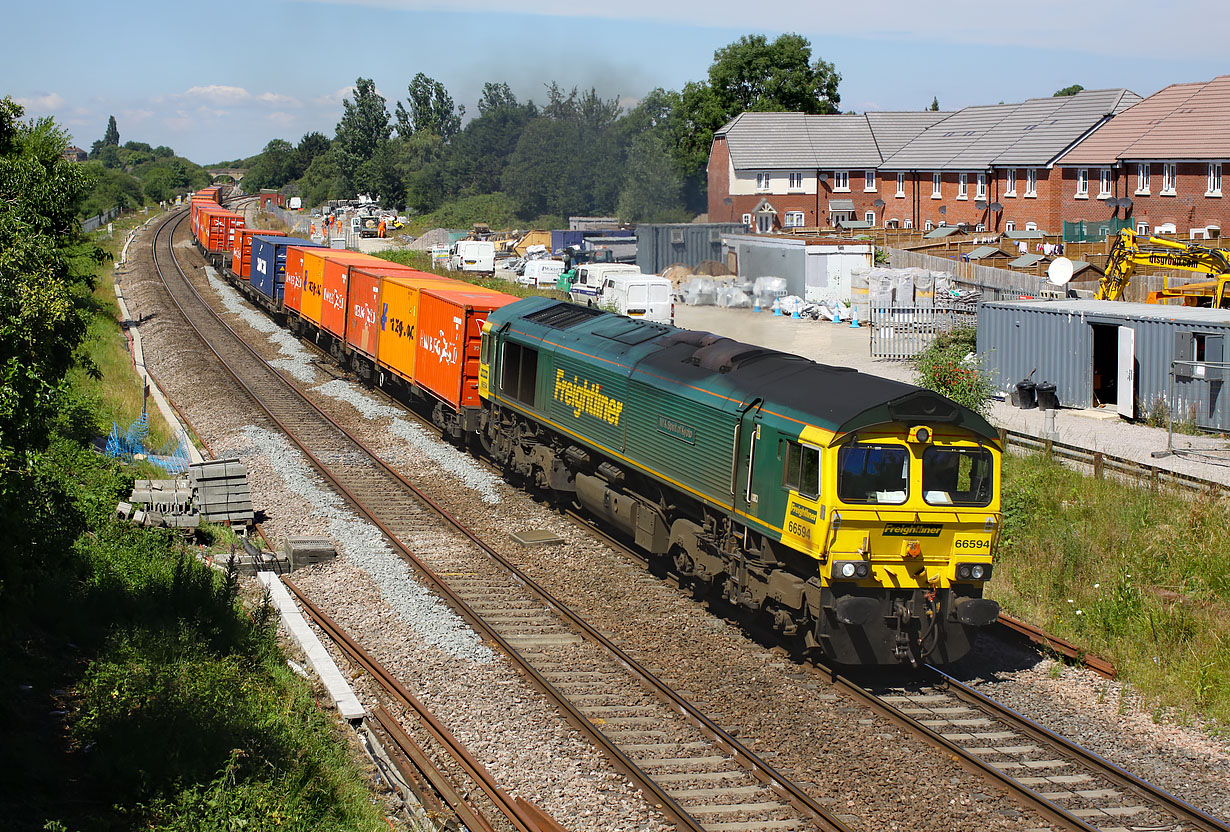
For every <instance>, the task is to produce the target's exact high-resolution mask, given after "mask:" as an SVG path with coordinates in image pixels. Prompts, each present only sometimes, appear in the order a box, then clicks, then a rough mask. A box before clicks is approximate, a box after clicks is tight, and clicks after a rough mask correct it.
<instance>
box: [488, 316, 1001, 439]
mask: <svg viewBox="0 0 1230 832" xmlns="http://www.w3.org/2000/svg"><path fill="white" fill-rule="evenodd" d="M511 318H520V319H521V321H522V322H524V323H526V324H537V325H538V326H540V327H542V328H544V329H546V330H548V332H547V333H544V334H545V335H546V336H547V340H550V341H553V342H554V341H558V342H567V343H568V344H569V346H570V347H573V346H574V345H576V342H577V341H584V342H588V344H589V345H590V346H591V348H592V350H593V352H594V353H596V354H598V357H599V358H601V357H602V356H611V357H612V358H617V359H618V361H617V363H619V364H621V365H623V366H626V367H629V368H630V372H631V374H633V375H637V374H648V375H652V376H655V377H657V378H660V379H667V380H670V381H673V382H676V383H679V384H682V385H685V389H686V388H690V389H692V390H695V391H704V392H707V393H712V394H715V395H718V396H720V397H723V398H726V399H728V400H731V401H735V402H738V403H739V404H740V405H749V404H751V403H754V402H755V401H756V400H757V399H760V400H762V401H763V403H764V404H765V406H767V407H768V408H769V409H771V410H782V409H786V410H790V411H794V412H795V413H796V414H797V415H798V416H800V417H803V418H804V419H805V420H806V421H808V422H809V423H811V424H815V425H817V426H818V427H823V428H826V429H829V430H832V431H834V432H835V433H839V434H844V433H849V432H851V431H855V430H859V429H861V428H866V427H871V426H873V425H878V424H884V423H887V422H912V421H920V422H944V423H951V424H959V425H961V426H962V427H964V428H966V429H968V430H971V431H974V432H975V433H977V434H980V435H982V436H985V437H987V438H988V439H992V440H995V441H998V438H999V434H998V432H997V431H996V430H995V429H994V428H993V427H992V426H991V425H990V424H988V423H987V421H986V420H985V419H983V418H982V417H981V416H979V415H978V414H977V413H974V412H973V411H971V410H968V409H967V408H964V407H961V406H960V405H958V404H956V403H955V402H952V401H951V400H949V399H947V398H945V397H943V396H941V395H939V394H938V393H934V392H932V391H930V390H924V389H923V388H920V387H916V386H914V385H912V384H906V383H903V382H899V381H893V380H892V379H887V378H882V377H880V376H875V375H871V374H869V373H861V372H859V371H857V370H854V369H851V368H849V367H835V366H830V365H827V364H820V363H817V362H815V361H812V360H810V359H807V358H803V357H802V356H798V355H792V354H790V353H785V352H780V351H778V350H772V349H767V348H765V347H760V346H756V345H754V344H746V343H743V342H740V341H736V340H734V339H732V338H726V337H723V336H719V335H713V334H711V333H708V332H698V331H693V330H686V329H678V328H676V327H673V326H667V325H664V324H655V323H649V322H647V321H638V320H635V319H630V318H625V317H623V316H619V315H615V314H613V313H609V312H604V311H601V310H598V309H593V308H590V307H584V306H578V305H576V304H571V303H567V302H563V301H553V300H550V299H546V298H531V299H526V300H524V301H521V302H519V303H515V304H511V305H510V306H507V307H505V308H504V310H503V311H502V312H496V313H493V315H492V321H493V323H494V322H496V321H497V320H499V319H511ZM497 325H498V324H497ZM528 328H529V327H527V329H528ZM550 330H556V331H557V332H556V333H555V337H551V333H550ZM787 415H788V414H787Z"/></svg>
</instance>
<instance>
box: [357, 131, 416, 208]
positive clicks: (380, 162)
mask: <svg viewBox="0 0 1230 832" xmlns="http://www.w3.org/2000/svg"><path fill="white" fill-rule="evenodd" d="M354 186H355V188H356V189H357V191H358V192H359V193H362V194H369V195H370V196H371V197H372V199H375V200H376V201H377V202H379V203H380V204H381V205H385V206H388V207H400V206H401V205H402V203H403V201H404V200H405V196H406V186H405V183H404V182H402V178H401V175H400V173H399V171H398V165H397V152H396V150H395V148H394V145H393V142H390V141H386V142H383V143H382V144H381V145H380V146H379V147H377V148H376V151H375V152H374V153H373V154H372V155H371V158H370V159H368V160H367V161H365V162H364V163H363V164H361V165H359V168H358V170H356V171H355V175H354Z"/></svg>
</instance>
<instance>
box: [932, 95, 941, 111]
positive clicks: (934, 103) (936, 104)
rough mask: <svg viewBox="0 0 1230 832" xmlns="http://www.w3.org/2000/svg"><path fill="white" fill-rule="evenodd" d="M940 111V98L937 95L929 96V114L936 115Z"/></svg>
mask: <svg viewBox="0 0 1230 832" xmlns="http://www.w3.org/2000/svg"><path fill="white" fill-rule="evenodd" d="M939 111H940V97H939V96H938V95H933V96H931V112H933V113H938V112H939Z"/></svg>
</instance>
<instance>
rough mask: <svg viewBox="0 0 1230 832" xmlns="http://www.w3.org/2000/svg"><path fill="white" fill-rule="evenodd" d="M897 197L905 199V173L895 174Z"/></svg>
mask: <svg viewBox="0 0 1230 832" xmlns="http://www.w3.org/2000/svg"><path fill="white" fill-rule="evenodd" d="M896 196H898V197H902V198H904V197H905V171H903V170H902V171H898V172H897V193H896Z"/></svg>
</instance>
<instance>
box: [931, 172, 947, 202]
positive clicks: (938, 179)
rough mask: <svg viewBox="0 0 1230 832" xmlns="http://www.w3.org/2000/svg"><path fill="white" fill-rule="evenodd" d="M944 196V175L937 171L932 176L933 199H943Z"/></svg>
mask: <svg viewBox="0 0 1230 832" xmlns="http://www.w3.org/2000/svg"><path fill="white" fill-rule="evenodd" d="M943 196H944V174H942V173H940V172H939V171H935V172H934V173H932V174H931V198H932V199H941V198H943Z"/></svg>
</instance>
